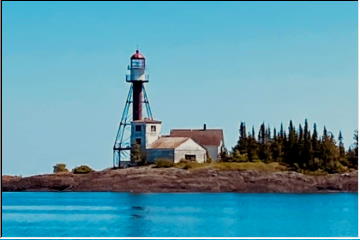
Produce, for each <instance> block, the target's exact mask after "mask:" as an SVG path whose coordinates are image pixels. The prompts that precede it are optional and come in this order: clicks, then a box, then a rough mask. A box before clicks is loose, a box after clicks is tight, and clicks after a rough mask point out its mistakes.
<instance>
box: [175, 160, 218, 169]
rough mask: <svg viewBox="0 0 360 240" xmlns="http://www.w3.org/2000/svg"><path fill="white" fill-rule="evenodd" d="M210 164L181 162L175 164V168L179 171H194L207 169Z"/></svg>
mask: <svg viewBox="0 0 360 240" xmlns="http://www.w3.org/2000/svg"><path fill="white" fill-rule="evenodd" d="M210 164H211V163H198V162H194V161H188V160H181V161H180V162H178V163H176V164H175V167H176V168H181V169H194V168H203V167H208V166H209V165H210Z"/></svg>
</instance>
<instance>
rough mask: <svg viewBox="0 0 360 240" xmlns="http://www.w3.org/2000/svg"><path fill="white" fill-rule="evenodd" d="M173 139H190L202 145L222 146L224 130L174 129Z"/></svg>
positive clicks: (172, 132) (171, 132) (171, 134)
mask: <svg viewBox="0 0 360 240" xmlns="http://www.w3.org/2000/svg"><path fill="white" fill-rule="evenodd" d="M170 136H171V137H189V138H192V139H193V140H194V141H195V142H197V143H198V144H200V145H203V146H205V145H212V146H220V145H221V144H222V143H221V142H224V134H223V130H222V129H206V130H204V129H172V130H171V131H170Z"/></svg>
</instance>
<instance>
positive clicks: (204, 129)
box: [203, 123, 206, 131]
mask: <svg viewBox="0 0 360 240" xmlns="http://www.w3.org/2000/svg"><path fill="white" fill-rule="evenodd" d="M203 130H204V131H205V130H206V123H204V129H203Z"/></svg>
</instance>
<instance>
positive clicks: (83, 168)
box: [72, 165, 94, 174]
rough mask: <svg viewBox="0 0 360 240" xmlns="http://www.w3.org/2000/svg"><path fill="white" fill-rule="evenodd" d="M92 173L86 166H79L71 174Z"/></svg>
mask: <svg viewBox="0 0 360 240" xmlns="http://www.w3.org/2000/svg"><path fill="white" fill-rule="evenodd" d="M93 171H94V170H92V169H91V168H90V167H89V166H86V165H81V166H79V167H76V168H74V169H73V170H72V172H73V173H75V174H83V173H89V172H93Z"/></svg>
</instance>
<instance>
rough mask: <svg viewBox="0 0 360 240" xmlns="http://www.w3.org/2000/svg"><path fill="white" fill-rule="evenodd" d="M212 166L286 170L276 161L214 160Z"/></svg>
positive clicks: (215, 167) (218, 167) (230, 168)
mask: <svg viewBox="0 0 360 240" xmlns="http://www.w3.org/2000/svg"><path fill="white" fill-rule="evenodd" d="M211 167H212V168H214V169H218V170H258V171H269V172H277V171H286V170H288V168H287V167H286V166H284V165H281V164H280V163H278V162H272V163H264V162H215V163H212V166H211Z"/></svg>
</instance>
